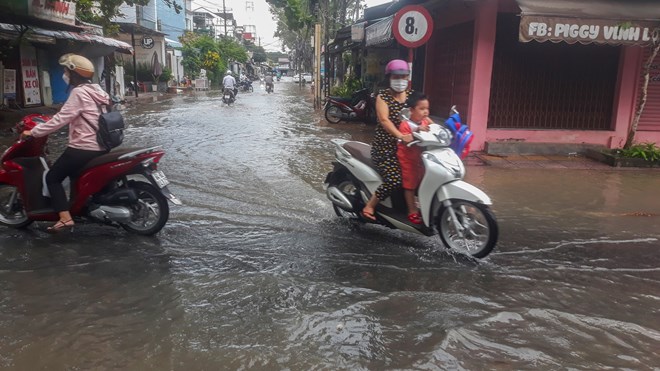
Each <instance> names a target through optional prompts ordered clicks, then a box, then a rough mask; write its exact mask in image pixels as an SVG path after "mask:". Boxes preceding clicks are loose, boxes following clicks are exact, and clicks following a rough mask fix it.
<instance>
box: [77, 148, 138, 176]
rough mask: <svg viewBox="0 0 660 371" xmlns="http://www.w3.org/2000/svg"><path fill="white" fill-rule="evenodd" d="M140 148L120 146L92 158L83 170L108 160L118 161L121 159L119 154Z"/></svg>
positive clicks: (105, 162)
mask: <svg viewBox="0 0 660 371" xmlns="http://www.w3.org/2000/svg"><path fill="white" fill-rule="evenodd" d="M137 150H139V148H119V149H114V150H112V151H110V152H108V153H106V154H104V155H101V156H99V157H96V158H95V159H92V160H91V161H90V162H88V163H87V165H85V167H84V168H83V169H82V170H81V172H82V171H85V170H87V169H91V168H93V167H95V166H99V165H103V164H107V163H108V162H113V161H117V160H118V159H119V156H121V155H125V154H127V153H130V152H134V151H137Z"/></svg>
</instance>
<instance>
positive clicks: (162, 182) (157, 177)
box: [151, 170, 170, 188]
mask: <svg viewBox="0 0 660 371" xmlns="http://www.w3.org/2000/svg"><path fill="white" fill-rule="evenodd" d="M151 176H152V177H154V181H156V184H157V185H158V187H160V188H163V187H165V186H167V185H168V184H170V181H169V180H167V177H166V176H165V173H163V172H162V171H160V170H157V171H154V172H153V173H151Z"/></svg>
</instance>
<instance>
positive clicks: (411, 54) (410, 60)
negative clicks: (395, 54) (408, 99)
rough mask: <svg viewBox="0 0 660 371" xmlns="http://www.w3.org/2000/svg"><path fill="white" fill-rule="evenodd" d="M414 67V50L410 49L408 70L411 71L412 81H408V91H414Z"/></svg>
mask: <svg viewBox="0 0 660 371" xmlns="http://www.w3.org/2000/svg"><path fill="white" fill-rule="evenodd" d="M412 67H413V48H408V70H409V71H410V79H409V80H408V89H412V73H413V70H412Z"/></svg>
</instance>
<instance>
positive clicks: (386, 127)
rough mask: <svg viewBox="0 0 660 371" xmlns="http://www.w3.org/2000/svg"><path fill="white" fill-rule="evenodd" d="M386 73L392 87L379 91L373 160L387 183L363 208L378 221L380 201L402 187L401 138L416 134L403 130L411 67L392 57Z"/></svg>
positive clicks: (372, 150) (410, 138) (380, 187)
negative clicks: (402, 114)
mask: <svg viewBox="0 0 660 371" xmlns="http://www.w3.org/2000/svg"><path fill="white" fill-rule="evenodd" d="M385 76H386V77H387V78H388V80H389V85H390V87H389V88H388V89H383V90H381V91H379V92H378V96H377V97H376V116H377V117H378V123H379V125H378V127H377V128H376V135H375V137H374V141H373V143H372V147H371V159H372V161H373V162H374V164H375V165H376V168H377V169H378V172H379V173H380V176H381V178H382V179H383V184H381V185H380V186H379V187H378V189H376V193H374V194H373V195H372V196H371V198H370V199H369V202H367V205H366V206H365V207H364V209H362V216H363V217H365V218H367V219H369V220H376V216H375V214H374V213H375V209H376V205H378V202H380V201H382V200H385V199H386V198H388V197H389V196H390V195H391V194H392V192H393V191H395V190H396V189H398V188H401V182H402V180H401V167H400V165H399V160H398V157H397V154H396V153H397V140H402V141H404V142H406V143H409V142H411V141H412V140H413V136H412V134H407V135H403V134H401V132H400V131H399V123H400V121H401V120H400V119H399V112H401V110H402V109H403V108H405V107H406V101H407V99H408V96H409V95H410V93H411V91H410V90H408V79H409V76H410V69H409V68H408V63H407V62H406V61H403V60H401V59H394V60H391V61H390V62H389V63H388V64H387V66H386V67H385Z"/></svg>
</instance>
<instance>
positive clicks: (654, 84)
mask: <svg viewBox="0 0 660 371" xmlns="http://www.w3.org/2000/svg"><path fill="white" fill-rule="evenodd" d="M650 55H651V49H650V48H649V47H646V48H645V49H644V54H643V56H642V62H641V63H642V66H643V65H644V63H646V61H647V59H648V58H649V56H650ZM640 70H643V68H641V69H640ZM640 74H641V75H640V83H639V91H638V92H637V94H638V97H637V104H636V105H635V110H636V109H637V107H638V105H639V100H640V99H641V94H642V83H643V82H644V71H640ZM637 130H639V131H660V57H658V56H656V57H655V60H654V61H653V63H652V64H651V73H650V78H649V86H648V90H647V96H646V105H645V106H644V112H642V117H640V119H639V126H637Z"/></svg>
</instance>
